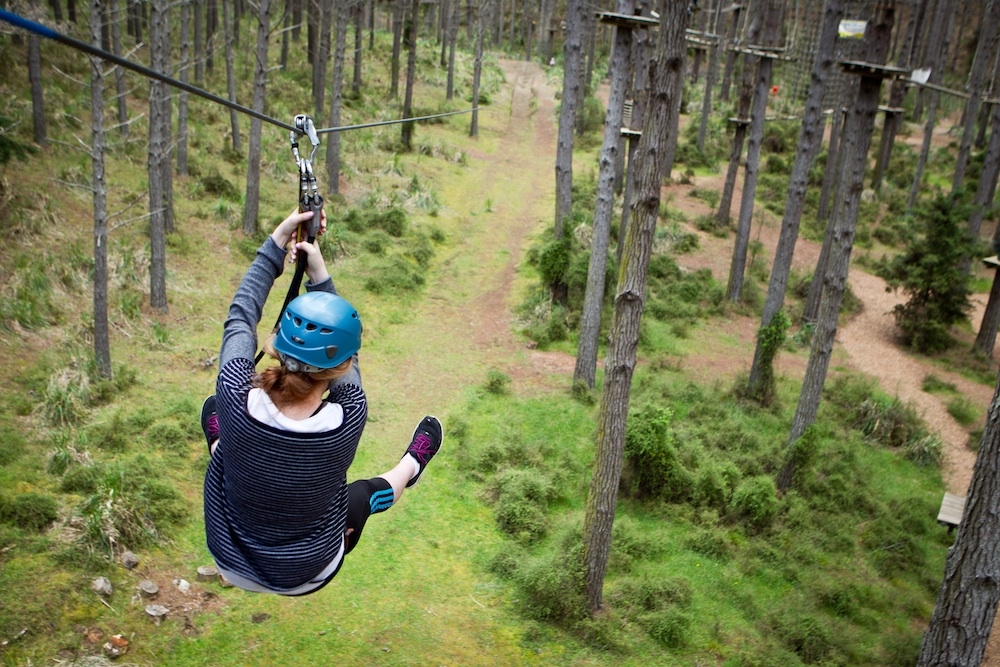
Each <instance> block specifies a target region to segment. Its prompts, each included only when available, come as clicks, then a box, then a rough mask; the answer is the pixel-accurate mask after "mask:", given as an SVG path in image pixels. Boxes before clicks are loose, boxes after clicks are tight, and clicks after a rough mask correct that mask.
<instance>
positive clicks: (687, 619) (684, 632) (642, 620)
mask: <svg viewBox="0 0 1000 667" xmlns="http://www.w3.org/2000/svg"><path fill="white" fill-rule="evenodd" d="M636 620H637V621H638V622H639V625H641V626H642V627H643V628H645V629H646V632H648V633H649V636H650V637H652V638H653V639H654V640H656V642H657V643H658V644H660V645H661V646H664V647H666V648H668V649H679V648H683V647H684V646H686V645H687V641H688V635H689V631H690V629H691V616H690V615H689V614H688V613H687V612H684V611H682V610H680V609H664V610H662V611H655V612H651V613H648V614H642V615H640V616H639V617H638V618H637V619H636Z"/></svg>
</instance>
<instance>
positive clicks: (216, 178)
mask: <svg viewBox="0 0 1000 667" xmlns="http://www.w3.org/2000/svg"><path fill="white" fill-rule="evenodd" d="M198 182H199V184H200V185H201V190H202V192H204V193H205V194H206V195H212V196H215V197H222V198H223V199H226V200H228V201H232V202H238V201H240V198H241V195H240V191H239V189H237V187H236V186H235V185H233V184H232V183H231V182H230V181H229V180H228V179H227V178H226V177H225V176H223V175H222V174H220V173H219V170H218V169H216V168H214V167H213V168H211V169H210V170H209V172H208V173H207V174H206V175H205V176H203V177H201V179H199V181H198Z"/></svg>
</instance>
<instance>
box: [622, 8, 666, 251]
mask: <svg viewBox="0 0 1000 667" xmlns="http://www.w3.org/2000/svg"><path fill="white" fill-rule="evenodd" d="M638 12H639V16H645V17H647V18H648V17H649V16H650V13H651V11H650V6H649V2H648V0H639V9H638ZM649 40H650V35H649V30H647V29H646V28H644V27H642V26H639V27H637V28H635V29H634V30H633V31H632V48H631V50H630V51H629V58H628V62H629V65H628V67H629V69H630V70H631V71H632V75H631V77H630V80H631V82H632V86H631V90H630V92H629V93H628V94H629V95H630V96H631V98H632V118H631V120H630V122H629V129H630V130H636V131H639V130H640V129H641V128H642V115H643V105H644V104H645V103H646V99H647V97H648V91H647V90H646V86H647V85H648V83H649ZM677 101H678V103H679V102H680V98H678V100H677ZM679 112H680V107H679V106H676V107H675V108H674V115H673V116H671V120H670V122H671V123H672V124H673V128H674V130H675V131H676V130H677V123H678V121H679V116H680V114H679ZM618 141H619V146H621V145H622V143H624V144H625V151H624V153H625V155H624V156H623V157H624V158H625V159H624V160H623V163H624V164H625V168H624V171H625V186H624V188H623V189H622V220H621V224H619V225H618V238H619V239H624V238H625V236H626V235H627V234H628V225H629V214H630V212H631V208H632V206H631V202H632V194H633V191H634V190H635V168H634V164H635V151H636V149H637V148H638V139H637V138H636V137H634V136H631V135H630V136H628V137H627V138H626V137H621V136H619V139H618ZM676 145H677V142H674V143H673V144H671V145H670V146H668V147H667V150H666V151H664V155H665V156H666V157H665V158H664V162H663V174H664V178H667V179H669V178H670V168H671V166H672V164H673V160H674V146H676ZM623 246H624V244H622V243H619V244H618V252H617V253H616V258H615V259H616V261H617V262H618V263H619V264H621V261H622V249H623Z"/></svg>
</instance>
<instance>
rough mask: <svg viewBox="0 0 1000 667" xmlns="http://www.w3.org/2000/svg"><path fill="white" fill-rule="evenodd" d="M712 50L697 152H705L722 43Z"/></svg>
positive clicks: (717, 11)
mask: <svg viewBox="0 0 1000 667" xmlns="http://www.w3.org/2000/svg"><path fill="white" fill-rule="evenodd" d="M721 10H722V0H718V4H717V6H716V9H715V20H714V21H713V25H718V22H719V17H720V16H721ZM710 48H711V49H712V50H711V52H710V53H709V54H708V73H707V74H706V75H705V93H704V95H702V100H701V118H700V119H699V121H698V139H697V141H696V143H695V145H696V146H697V147H698V152H699V153H703V152H705V136H706V135H707V134H708V118H709V116H711V115H712V93H713V92H714V89H715V79H716V77H717V76H718V75H719V51H720V50H721V49H722V41H721V40H719V41H717V42H716V43H715V44H713V45H712V46H711V47H710Z"/></svg>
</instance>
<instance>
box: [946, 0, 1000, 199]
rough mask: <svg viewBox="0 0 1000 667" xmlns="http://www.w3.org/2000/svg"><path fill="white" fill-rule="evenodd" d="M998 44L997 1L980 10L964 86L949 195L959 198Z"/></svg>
mask: <svg viewBox="0 0 1000 667" xmlns="http://www.w3.org/2000/svg"><path fill="white" fill-rule="evenodd" d="M998 44H1000V0H987V2H986V8H985V9H984V10H983V16H982V22H981V29H980V31H979V41H978V43H977V44H976V55H975V56H974V58H973V61H972V71H970V72H969V82H968V85H967V86H966V89H967V91H968V93H969V100H968V102H967V103H966V105H965V127H964V128H962V142H961V144H960V145H959V149H958V156H957V157H956V159H955V173H954V174H953V175H952V182H951V194H952V195H958V193H959V192H960V191H961V189H962V181H963V180H965V168H966V166H967V165H968V163H969V151H970V150H971V148H972V140H973V138H974V136H975V133H976V119H977V118H978V117H979V105H980V103H981V102H982V98H983V91H984V87H985V83H986V74H987V72H988V71H989V69H990V64H991V61H992V60H993V58H995V57H996V53H997V45H998Z"/></svg>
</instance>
